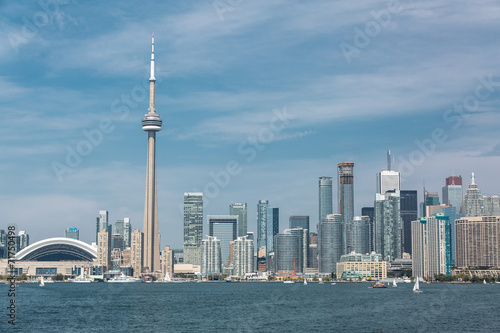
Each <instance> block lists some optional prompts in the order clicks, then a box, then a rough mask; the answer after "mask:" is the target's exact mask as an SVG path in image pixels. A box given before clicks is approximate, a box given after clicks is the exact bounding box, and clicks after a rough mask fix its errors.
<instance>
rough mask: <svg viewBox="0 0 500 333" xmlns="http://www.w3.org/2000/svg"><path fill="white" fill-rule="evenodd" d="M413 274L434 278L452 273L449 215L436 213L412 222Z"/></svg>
mask: <svg viewBox="0 0 500 333" xmlns="http://www.w3.org/2000/svg"><path fill="white" fill-rule="evenodd" d="M411 233H412V246H413V248H412V254H413V258H412V259H413V263H412V275H413V276H421V277H425V278H429V279H434V277H435V275H438V274H446V275H451V266H452V262H451V252H452V251H451V224H450V218H449V216H444V215H435V216H429V217H427V218H421V219H419V220H416V221H413V222H412V229H411Z"/></svg>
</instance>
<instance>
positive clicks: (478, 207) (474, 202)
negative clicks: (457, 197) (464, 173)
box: [464, 173, 484, 217]
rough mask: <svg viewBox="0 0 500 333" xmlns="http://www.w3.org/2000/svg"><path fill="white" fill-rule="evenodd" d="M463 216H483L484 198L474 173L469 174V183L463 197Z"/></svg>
mask: <svg viewBox="0 0 500 333" xmlns="http://www.w3.org/2000/svg"><path fill="white" fill-rule="evenodd" d="M464 213H465V216H471V217H474V216H483V215H484V198H483V196H482V194H481V191H480V190H479V187H478V186H477V184H476V181H475V178H474V173H472V176H471V184H470V185H469V188H468V189H467V193H466V194H465V199H464Z"/></svg>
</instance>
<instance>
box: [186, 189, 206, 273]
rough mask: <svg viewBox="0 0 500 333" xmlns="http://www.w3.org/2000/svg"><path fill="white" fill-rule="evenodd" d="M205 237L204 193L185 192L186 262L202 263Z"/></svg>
mask: <svg viewBox="0 0 500 333" xmlns="http://www.w3.org/2000/svg"><path fill="white" fill-rule="evenodd" d="M202 238H203V193H184V263H185V264H193V265H200V263H201V253H200V246H201V240H202Z"/></svg>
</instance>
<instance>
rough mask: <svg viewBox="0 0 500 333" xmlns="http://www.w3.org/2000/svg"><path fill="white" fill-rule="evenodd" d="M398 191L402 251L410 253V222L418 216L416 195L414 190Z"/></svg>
mask: <svg viewBox="0 0 500 333" xmlns="http://www.w3.org/2000/svg"><path fill="white" fill-rule="evenodd" d="M399 193H400V204H399V206H400V213H401V222H402V226H401V227H402V234H401V246H402V247H403V252H406V253H409V254H411V222H412V221H416V220H417V218H418V196H417V191H416V190H401V191H400V192H399Z"/></svg>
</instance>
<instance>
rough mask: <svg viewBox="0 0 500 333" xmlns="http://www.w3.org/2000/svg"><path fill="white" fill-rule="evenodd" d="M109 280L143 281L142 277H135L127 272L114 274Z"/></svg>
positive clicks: (123, 281) (120, 281) (124, 281)
mask: <svg viewBox="0 0 500 333" xmlns="http://www.w3.org/2000/svg"><path fill="white" fill-rule="evenodd" d="M108 282H116V283H118V282H119V283H130V282H143V281H142V279H139V278H135V277H132V276H127V275H125V274H123V273H122V274H121V275H120V276H114V277H112V278H111V279H109V280H108Z"/></svg>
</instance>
